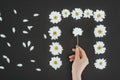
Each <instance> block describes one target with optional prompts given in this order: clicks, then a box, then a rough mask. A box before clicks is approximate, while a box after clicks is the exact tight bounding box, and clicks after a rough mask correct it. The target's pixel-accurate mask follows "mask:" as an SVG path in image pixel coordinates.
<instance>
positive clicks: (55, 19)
mask: <svg viewBox="0 0 120 80" xmlns="http://www.w3.org/2000/svg"><path fill="white" fill-rule="evenodd" d="M49 19H50V22H52V23H53V24H55V23H56V24H57V23H59V22H60V21H61V20H62V18H61V14H60V12H57V11H52V12H51V13H50V15H49Z"/></svg>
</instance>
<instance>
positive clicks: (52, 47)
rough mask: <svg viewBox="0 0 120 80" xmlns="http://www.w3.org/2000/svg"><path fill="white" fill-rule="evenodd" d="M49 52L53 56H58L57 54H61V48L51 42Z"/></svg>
mask: <svg viewBox="0 0 120 80" xmlns="http://www.w3.org/2000/svg"><path fill="white" fill-rule="evenodd" d="M49 51H50V52H51V53H52V54H53V55H59V54H62V51H63V47H62V46H61V45H60V44H59V42H52V45H50V50H49Z"/></svg>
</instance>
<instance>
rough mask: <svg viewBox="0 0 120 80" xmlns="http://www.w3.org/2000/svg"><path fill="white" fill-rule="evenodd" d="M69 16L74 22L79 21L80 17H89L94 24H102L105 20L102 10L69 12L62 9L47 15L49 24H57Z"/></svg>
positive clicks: (77, 9) (76, 9)
mask: <svg viewBox="0 0 120 80" xmlns="http://www.w3.org/2000/svg"><path fill="white" fill-rule="evenodd" d="M70 15H71V17H72V18H73V19H75V20H79V19H81V18H82V17H83V18H91V16H92V17H93V18H94V20H95V21H96V22H102V21H103V20H104V19H105V16H106V15H105V12H104V11H103V10H98V9H97V10H96V11H93V10H91V9H85V10H84V11H83V10H82V9H81V8H75V9H74V10H72V12H70V10H68V9H63V10H62V11H61V13H60V12H58V11H52V12H51V14H50V15H49V19H50V22H51V23H53V24H57V23H59V22H61V21H62V17H63V18H68V17H69V16H70Z"/></svg>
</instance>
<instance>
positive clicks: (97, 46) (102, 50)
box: [93, 41, 106, 54]
mask: <svg viewBox="0 0 120 80" xmlns="http://www.w3.org/2000/svg"><path fill="white" fill-rule="evenodd" d="M104 46H105V44H104V43H103V42H102V41H97V42H96V44H94V45H93V47H94V50H95V54H104V53H105V51H106V47H104Z"/></svg>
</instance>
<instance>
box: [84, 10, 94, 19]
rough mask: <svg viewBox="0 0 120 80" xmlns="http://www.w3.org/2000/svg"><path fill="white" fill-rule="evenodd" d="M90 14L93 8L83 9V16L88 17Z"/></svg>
mask: <svg viewBox="0 0 120 80" xmlns="http://www.w3.org/2000/svg"><path fill="white" fill-rule="evenodd" d="M91 16H93V10H90V9H85V11H84V17H85V18H90V17H91Z"/></svg>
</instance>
